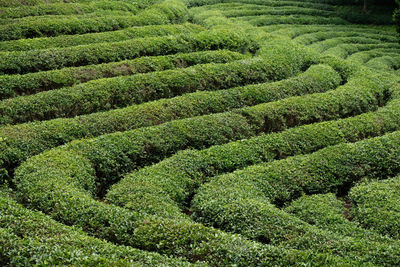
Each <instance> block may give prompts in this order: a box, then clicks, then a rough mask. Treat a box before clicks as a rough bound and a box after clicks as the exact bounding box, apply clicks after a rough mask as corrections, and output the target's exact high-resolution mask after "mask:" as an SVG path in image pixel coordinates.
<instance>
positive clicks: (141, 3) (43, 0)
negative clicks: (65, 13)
mask: <svg viewBox="0 0 400 267" xmlns="http://www.w3.org/2000/svg"><path fill="white" fill-rule="evenodd" d="M96 1H102V0H25V1H20V0H3V1H1V2H0V7H23V6H35V5H43V4H46V5H48V4H57V3H89V2H96ZM110 1H115V0H110ZM118 1H122V2H128V3H135V4H136V5H138V7H140V8H144V7H147V6H149V5H152V4H154V3H157V2H160V1H158V0H138V1H132V0H118Z"/></svg>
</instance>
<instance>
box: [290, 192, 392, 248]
mask: <svg viewBox="0 0 400 267" xmlns="http://www.w3.org/2000/svg"><path fill="white" fill-rule="evenodd" d="M345 200H346V201H345ZM348 201H349V200H348V199H338V197H337V196H336V195H335V194H333V193H327V194H315V195H308V196H307V195H305V196H302V197H300V198H298V199H296V200H295V201H293V202H292V203H290V205H289V206H288V207H286V208H285V211H286V212H288V213H291V214H294V215H295V216H296V217H298V218H300V219H301V220H303V221H305V222H307V223H309V224H312V225H315V226H317V227H318V228H319V229H324V230H329V231H331V232H334V233H338V234H341V235H343V236H350V237H354V238H360V239H363V240H365V241H366V242H370V241H372V242H383V243H387V244H392V245H395V243H396V242H397V241H395V240H393V239H390V238H388V237H386V236H382V235H380V234H378V233H377V232H375V231H371V230H367V229H363V228H361V227H360V225H359V224H358V223H357V222H355V221H353V217H352V215H351V210H352V209H353V206H352V205H351V204H350V203H349V202H348Z"/></svg>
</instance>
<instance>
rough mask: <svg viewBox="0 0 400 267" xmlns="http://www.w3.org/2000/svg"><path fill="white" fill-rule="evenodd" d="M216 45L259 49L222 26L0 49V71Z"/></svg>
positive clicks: (72, 65) (240, 49) (241, 48)
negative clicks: (76, 43) (60, 45)
mask: <svg viewBox="0 0 400 267" xmlns="http://www.w3.org/2000/svg"><path fill="white" fill-rule="evenodd" d="M217 49H230V50H236V51H243V52H244V51H247V49H250V50H251V51H254V50H255V49H257V45H256V43H255V42H254V41H253V40H250V39H249V38H247V36H245V35H244V34H243V33H241V32H235V31H234V30H230V29H225V30H223V29H221V30H212V31H204V32H200V33H196V34H188V35H178V36H161V37H148V38H139V39H133V40H127V41H121V42H111V43H104V44H91V45H82V46H73V47H65V48H50V49H44V50H32V51H16V52H1V53H0V54H1V56H2V58H3V60H4V61H3V62H2V63H1V64H0V72H1V73H6V74H13V73H20V74H23V73H27V72H35V71H41V70H52V69H59V68H63V67H77V66H82V65H88V64H100V63H107V62H113V61H120V60H124V59H133V58H137V57H141V56H156V55H166V54H173V53H177V52H192V51H199V50H217Z"/></svg>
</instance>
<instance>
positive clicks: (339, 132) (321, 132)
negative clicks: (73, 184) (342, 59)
mask: <svg viewBox="0 0 400 267" xmlns="http://www.w3.org/2000/svg"><path fill="white" fill-rule="evenodd" d="M357 83H358V81H357V82H355V83H354V84H357ZM371 86H374V85H372V84H371ZM349 89H350V88H349V87H347V90H349ZM350 90H351V89H350ZM304 98H305V97H303V99H304ZM288 100H289V99H288ZM284 101H285V100H283V101H281V102H284ZM399 102H400V101H399V100H395V101H392V102H391V103H390V104H388V106H386V107H384V108H381V109H379V110H378V111H376V112H372V113H366V114H363V115H360V116H357V117H352V118H348V119H343V120H339V121H332V122H326V123H318V124H314V125H307V126H303V127H298V128H293V129H289V130H286V131H284V132H282V133H277V134H270V135H262V136H259V137H254V138H251V139H249V140H241V141H237V142H233V143H229V144H225V145H221V146H215V147H211V148H209V149H206V150H204V151H186V152H182V153H178V154H177V155H176V156H173V157H171V158H169V159H167V160H165V161H162V162H160V163H158V164H156V165H153V166H150V167H145V168H143V169H141V170H139V171H137V172H134V173H132V174H130V175H127V176H126V177H125V178H124V179H123V180H121V181H120V182H119V183H118V184H116V185H114V186H113V187H112V188H111V189H110V190H109V192H108V194H107V196H106V198H107V199H108V200H109V201H110V202H111V203H113V204H117V205H120V206H124V207H129V208H132V209H139V208H140V209H144V210H146V211H147V212H148V213H154V214H158V215H161V214H163V213H164V212H165V207H164V206H160V205H158V204H157V205H156V203H165V204H164V205H165V206H169V210H168V213H169V214H171V215H172V216H176V214H178V213H179V212H180V209H179V208H183V207H184V206H185V205H186V204H187V203H186V201H187V200H188V199H189V198H190V196H191V195H192V194H193V193H194V188H196V187H197V186H198V185H199V184H201V183H204V182H205V181H208V180H210V178H211V177H213V176H215V175H219V174H222V173H226V172H231V171H234V170H235V169H240V168H243V167H246V166H248V165H252V164H257V163H260V162H263V161H272V160H274V159H281V158H285V157H287V156H291V155H296V154H302V153H311V152H314V151H316V150H318V149H320V148H323V147H326V146H330V145H335V144H338V143H343V142H349V141H351V142H354V141H357V140H360V139H362V138H366V137H371V136H372V137H373V136H377V135H380V134H382V133H384V132H389V131H394V130H398V129H400V123H399V116H400V108H399V107H398V104H399ZM271 104H274V103H271ZM276 110H278V108H277V107H276ZM376 121H380V123H379V124H377V123H376ZM156 188H157V190H155V189H156ZM160 188H161V189H160ZM138 199H141V201H138ZM172 200H174V201H172ZM159 207H164V208H161V209H159ZM172 210H174V212H175V214H174V213H172Z"/></svg>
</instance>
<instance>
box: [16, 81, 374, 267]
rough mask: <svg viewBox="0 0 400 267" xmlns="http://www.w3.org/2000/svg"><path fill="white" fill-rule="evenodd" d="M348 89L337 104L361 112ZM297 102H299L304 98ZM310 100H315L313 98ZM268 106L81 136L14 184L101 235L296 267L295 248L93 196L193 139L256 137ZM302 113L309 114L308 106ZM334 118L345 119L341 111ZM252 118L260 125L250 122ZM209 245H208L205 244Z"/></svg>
mask: <svg viewBox="0 0 400 267" xmlns="http://www.w3.org/2000/svg"><path fill="white" fill-rule="evenodd" d="M373 80H376V79H373ZM347 90H348V89H347ZM347 90H344V89H343V90H336V91H338V97H339V98H340V97H342V99H341V100H340V101H337V102H336V103H340V105H342V104H343V103H344V102H346V101H349V103H348V104H349V107H348V108H349V109H352V108H355V110H357V108H356V107H355V103H354V102H353V101H351V100H349V97H348V95H342V93H343V92H342V91H347ZM313 97H314V98H315V97H316V95H313ZM321 98H322V96H321ZM327 98H329V97H327ZM308 99H312V97H311V96H310V97H309V98H308ZM308 99H307V100H308ZM357 99H358V97H357ZM367 99H368V97H367ZM330 100H331V101H332V100H333V98H330ZM289 101H290V100H288V101H287V102H283V103H282V104H281V105H282V109H283V107H284V106H285V103H286V108H288V110H292V107H293V106H291V105H289V104H287V103H289ZM291 101H292V102H294V103H297V98H293V100H291ZM304 102H306V103H309V101H304ZM365 102H368V101H365ZM314 103H315V102H314ZM315 104H316V103H315ZM320 104H325V102H324V101H323V102H322V103H320ZM317 106H318V105H317ZM317 106H314V105H313V104H311V103H309V107H308V108H309V112H310V111H313V110H318V108H317ZM262 107H264V108H262ZM275 107H276V104H275V103H271V105H269V109H270V114H271V113H274V112H275V110H276V108H275ZM342 107H343V106H342ZM267 110H268V105H266V104H264V105H261V106H256V107H255V108H254V109H253V110H251V109H250V108H246V109H244V110H242V111H240V112H242V113H244V114H246V115H245V116H242V115H240V113H237V112H231V113H225V114H216V115H211V116H206V117H200V118H192V119H186V120H183V121H174V122H171V123H167V124H164V125H161V126H157V127H150V128H141V129H138V130H135V131H131V132H126V133H116V134H111V135H108V136H103V137H100V138H96V139H92V140H87V141H86V140H83V141H75V142H73V143H71V144H69V145H67V146H63V147H59V148H56V149H54V150H50V151H48V152H45V153H43V154H40V155H38V156H35V157H32V158H30V159H29V160H28V161H26V162H25V163H23V164H22V165H21V166H20V167H19V168H18V169H17V171H16V174H15V180H14V182H15V185H16V187H17V189H18V196H19V199H20V200H21V201H23V202H24V203H26V204H27V205H28V206H30V207H34V208H37V209H40V210H42V211H44V212H46V213H49V214H51V215H52V216H53V217H54V218H56V219H57V220H60V221H62V222H64V223H66V224H71V225H77V226H81V227H83V228H84V229H86V230H87V231H88V232H89V233H90V234H92V235H95V236H98V237H100V238H106V239H108V240H110V241H113V242H117V243H122V244H131V245H135V246H138V247H140V248H143V249H147V250H157V251H160V252H163V253H166V254H169V255H175V256H185V257H186V258H187V259H188V260H190V261H196V260H199V259H200V260H206V261H210V262H211V263H214V264H215V263H216V262H221V260H222V259H224V260H225V261H222V262H226V263H238V264H241V265H246V264H255V262H263V263H265V264H268V263H269V264H273V263H275V264H277V263H280V264H282V265H285V264H293V263H292V262H290V261H288V257H289V258H291V259H293V260H295V261H298V262H303V261H304V259H298V258H299V257H300V256H298V254H297V253H298V252H295V251H291V250H290V253H289V254H288V253H287V252H282V251H281V250H278V251H276V250H275V249H274V250H273V251H274V255H275V256H274V257H272V256H271V253H272V252H271V249H272V247H270V246H261V247H260V245H255V243H247V241H244V240H243V239H241V238H239V237H231V236H230V235H226V234H222V233H221V232H219V231H216V230H213V229H211V228H206V227H204V226H201V225H198V224H193V223H190V221H188V219H187V218H185V215H181V216H180V218H181V220H178V219H176V220H173V221H169V220H164V219H163V220H161V221H160V220H156V219H151V218H144V219H143V217H141V215H140V214H139V215H138V214H136V213H132V212H128V211H127V210H125V209H121V208H116V207H114V206H109V205H106V204H105V203H103V202H97V201H95V200H93V199H92V196H93V195H96V194H98V193H100V195H102V192H101V191H102V190H104V189H106V188H107V185H109V184H112V183H113V182H114V181H115V179H118V177H120V176H121V175H122V174H123V173H126V172H128V171H129V170H132V168H135V166H143V165H146V164H149V163H151V162H154V161H157V160H160V159H162V158H163V157H165V156H166V155H168V154H170V153H172V152H173V150H175V151H176V149H182V148H184V147H185V146H187V144H190V145H192V146H198V147H201V146H208V145H212V144H213V143H214V144H215V143H218V142H224V143H225V142H226V141H228V139H231V140H232V139H233V138H235V137H233V136H237V137H238V138H240V135H241V136H242V137H244V136H246V135H247V136H249V133H250V132H251V131H254V130H255V129H256V128H257V127H261V128H263V124H264V121H265V119H262V116H265V115H266V114H267V113H268V112H267ZM302 112H304V113H307V111H304V107H303V108H302ZM258 116H259V117H258ZM272 116H273V115H272ZM334 116H337V114H336V111H335V112H334ZM322 117H323V118H324V119H328V118H329V115H328V114H326V113H325V114H324V116H322ZM228 121H229V122H228ZM249 122H251V123H250V124H252V125H254V126H256V125H257V127H253V128H252V127H250V126H249ZM235 125H236V126H235ZM229 135H231V136H232V137H229ZM223 139H225V140H223ZM140 140H143V141H141V142H140ZM99 191H100V192H99ZM140 218H142V219H140ZM128 222H130V223H128ZM182 237H185V238H184V239H182ZM194 240H197V242H195V245H193V242H194ZM199 240H200V241H199ZM238 243H239V244H241V245H240V246H239V245H238ZM227 244H229V245H227ZM204 247H205V248H206V249H201V248H204ZM254 247H255V248H254ZM267 248H268V249H267ZM266 249H267V251H265V250H266ZM239 251H242V253H239ZM243 251H245V252H243ZM264 253H267V254H268V257H265V255H264ZM302 253H304V254H305V255H308V256H307V257H306V258H307V261H317V260H316V259H315V257H317V258H319V260H318V262H319V261H321V258H320V257H322V258H323V259H324V260H329V262H331V261H332V259H331V258H330V257H329V256H327V255H325V254H323V255H324V256H322V255H319V254H316V255H315V254H314V255H313V254H311V255H310V254H309V253H311V252H309V251H304V252H302ZM277 254H278V255H277ZM312 255H313V256H312ZM271 257H272V258H271ZM334 259H335V260H339V259H340V258H336V257H335V258H334ZM321 264H322V263H321ZM342 264H343V263H342Z"/></svg>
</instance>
